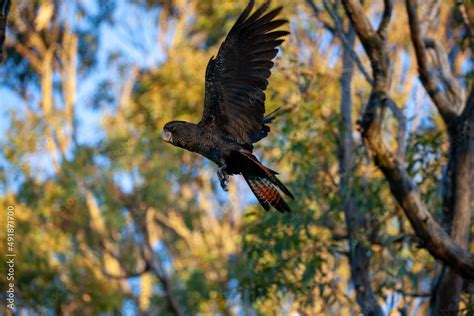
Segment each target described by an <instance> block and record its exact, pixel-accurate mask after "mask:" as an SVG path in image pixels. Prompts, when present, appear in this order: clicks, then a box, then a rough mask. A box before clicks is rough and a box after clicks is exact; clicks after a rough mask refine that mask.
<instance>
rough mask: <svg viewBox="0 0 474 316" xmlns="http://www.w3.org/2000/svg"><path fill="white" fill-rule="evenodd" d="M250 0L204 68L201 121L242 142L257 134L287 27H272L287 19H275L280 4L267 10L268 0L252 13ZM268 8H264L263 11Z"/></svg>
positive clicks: (248, 140)
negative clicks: (283, 28) (203, 95)
mask: <svg viewBox="0 0 474 316" xmlns="http://www.w3.org/2000/svg"><path fill="white" fill-rule="evenodd" d="M254 4H255V1H254V0H251V1H250V2H249V4H248V5H247V7H246V8H245V9H244V11H243V12H242V14H241V15H240V16H239V18H238V19H237V21H236V23H235V24H234V26H233V27H232V28H231V30H230V31H229V33H228V35H227V37H226V39H225V40H224V42H223V43H222V45H221V47H220V48H219V52H218V54H217V56H216V57H215V58H214V57H212V58H211V59H210V60H209V63H208V65H207V68H206V87H205V88H206V93H205V100H204V113H203V117H202V119H201V122H200V123H199V124H200V125H201V126H203V125H204V126H212V127H214V128H215V127H217V128H218V129H219V130H220V132H222V133H223V134H224V135H226V137H228V138H229V139H232V140H234V141H236V142H238V143H240V144H242V145H244V144H246V145H251V144H252V143H254V142H256V141H257V140H258V139H260V138H261V135H262V128H263V123H264V122H263V117H264V113H265V93H264V91H265V90H266V88H267V86H268V78H269V77H270V75H271V71H270V70H271V68H272V67H273V65H274V63H273V62H272V59H273V58H275V56H276V55H277V54H278V49H277V47H278V46H280V45H281V44H282V43H283V41H284V39H283V37H284V36H286V35H288V34H289V32H287V31H276V30H275V29H277V28H279V27H281V26H283V25H285V24H286V23H288V21H287V20H284V19H275V18H276V17H277V16H278V14H279V13H280V12H281V10H282V7H278V8H276V9H273V10H270V11H268V9H269V7H270V1H267V2H265V3H264V4H263V5H262V6H261V7H259V8H258V9H256V10H255V11H254V12H253V13H251V12H252V10H253V7H254ZM267 11H268V12H267Z"/></svg>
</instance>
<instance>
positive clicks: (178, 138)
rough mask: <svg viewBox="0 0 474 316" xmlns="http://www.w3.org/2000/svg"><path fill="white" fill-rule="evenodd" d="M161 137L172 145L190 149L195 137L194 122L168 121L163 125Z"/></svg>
mask: <svg viewBox="0 0 474 316" xmlns="http://www.w3.org/2000/svg"><path fill="white" fill-rule="evenodd" d="M161 138H162V139H163V140H164V141H165V142H167V143H170V144H172V145H174V146H178V147H181V148H185V149H190V148H189V147H190V146H191V144H192V143H193V140H194V139H195V138H196V124H192V123H188V122H183V121H172V122H168V123H166V124H165V126H164V127H163V132H161Z"/></svg>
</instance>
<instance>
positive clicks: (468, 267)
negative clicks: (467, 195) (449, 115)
mask: <svg viewBox="0 0 474 316" xmlns="http://www.w3.org/2000/svg"><path fill="white" fill-rule="evenodd" d="M407 1H408V2H411V0H407ZM342 3H343V5H344V9H345V11H346V13H347V15H348V16H349V18H350V20H351V22H352V25H353V27H354V29H355V31H356V32H357V35H358V37H359V39H360V40H361V42H362V44H363V45H364V48H365V50H366V52H367V54H368V55H369V58H370V59H371V64H372V71H373V77H374V87H373V90H372V93H371V95H370V99H369V102H368V104H367V106H366V107H365V110H364V113H363V117H362V120H361V122H360V127H361V133H362V138H363V140H364V144H365V146H366V147H367V149H368V150H369V152H370V154H371V156H372V158H373V160H374V162H375V164H376V165H377V166H378V167H379V169H380V170H381V171H382V173H383V174H384V176H385V178H386V179H387V181H388V183H389V185H390V190H391V192H392V194H393V196H394V197H395V199H396V200H397V201H398V203H399V204H400V206H401V207H402V209H403V210H404V212H405V215H406V216H407V217H408V220H409V221H410V223H411V225H412V227H413V229H414V231H415V233H416V235H417V236H418V237H419V238H420V239H421V241H422V242H423V247H425V248H426V249H427V250H428V251H429V252H430V253H431V254H432V255H433V256H434V257H435V258H437V259H440V260H442V261H443V262H445V263H446V264H447V265H449V266H450V267H452V268H453V269H455V270H456V271H457V272H458V273H459V274H461V275H463V276H464V277H466V278H470V279H472V278H474V255H473V254H471V253H470V252H469V251H467V250H466V249H464V248H462V247H461V246H459V245H457V244H456V243H455V242H454V241H453V239H451V237H450V236H449V235H448V234H447V233H446V232H445V231H444V229H443V228H442V227H441V226H440V225H439V224H438V223H437V222H436V221H435V220H434V218H433V216H432V215H431V213H430V212H429V210H428V208H427V206H426V205H425V204H424V203H423V202H422V200H421V197H420V194H419V192H418V189H417V188H416V186H415V185H414V184H413V182H412V180H411V178H410V176H409V174H408V172H407V171H406V169H405V167H404V164H403V162H402V161H400V160H399V158H398V157H397V156H396V155H395V154H394V153H392V152H391V151H390V150H389V149H388V148H387V146H386V144H385V143H384V140H383V136H382V132H381V125H382V119H383V111H384V109H385V108H386V107H387V106H388V103H387V102H393V100H391V99H390V98H389V96H388V91H389V85H388V74H389V63H388V51H387V49H386V47H385V46H386V45H385V40H384V39H382V38H381V37H380V35H379V34H377V33H376V32H375V31H374V30H373V28H372V25H371V24H370V22H369V20H368V18H367V16H366V15H365V13H364V11H363V8H362V6H361V4H360V2H359V1H356V0H342ZM386 3H387V2H386ZM412 22H413V21H412ZM387 23H388V22H387ZM417 28H418V26H416V27H414V29H417ZM418 31H419V30H418ZM415 38H417V37H415ZM417 44H419V43H418V42H417ZM423 45H424V44H423ZM423 48H424V46H423ZM443 97H444V96H443ZM447 110H449V109H447Z"/></svg>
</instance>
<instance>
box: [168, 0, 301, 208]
mask: <svg viewBox="0 0 474 316" xmlns="http://www.w3.org/2000/svg"><path fill="white" fill-rule="evenodd" d="M254 4H255V1H254V0H251V1H250V2H249V4H248V5H247V7H246V8H245V9H244V11H243V12H242V14H241V15H240V16H239V18H238V19H237V21H236V22H235V24H234V26H233V27H232V28H231V30H230V31H229V33H228V34H227V37H226V38H225V40H224V42H223V43H222V44H221V46H220V48H219V51H218V53H217V56H216V57H214V56H213V57H211V59H210V60H209V63H208V64H207V68H206V84H205V97H204V112H203V115H202V119H201V121H200V122H199V123H197V124H193V123H189V122H183V121H172V122H168V123H166V124H165V126H164V127H163V132H162V138H163V140H164V141H165V142H168V143H170V144H172V145H174V146H177V147H181V148H184V149H186V150H189V151H192V152H196V153H198V154H201V155H202V156H204V157H206V158H208V159H210V160H212V161H213V162H215V163H216V164H217V166H218V170H217V176H218V178H219V181H220V184H221V187H222V188H223V189H224V190H225V191H227V184H228V181H229V177H230V176H231V175H238V174H241V175H242V176H243V177H244V179H245V181H246V182H247V184H248V185H249V187H250V189H251V190H252V192H253V193H254V195H255V196H256V198H257V199H258V201H259V202H260V204H261V205H262V206H263V208H264V209H265V210H267V211H268V210H269V209H270V207H271V206H273V207H274V208H275V209H277V210H278V211H280V212H283V213H285V212H290V211H291V210H290V207H289V206H288V204H287V203H286V202H285V200H284V199H283V197H282V195H281V194H280V191H279V190H281V191H282V192H283V193H285V194H286V195H287V196H289V197H291V198H292V199H294V197H293V194H292V193H291V192H290V190H288V188H287V187H286V186H285V185H284V184H283V183H282V182H281V181H280V180H278V178H277V176H276V175H277V174H278V173H277V172H276V171H273V170H271V169H270V168H267V167H265V166H264V165H263V164H262V163H261V162H260V161H259V160H258V159H257V158H256V157H255V156H254V155H253V154H252V151H253V144H254V143H256V142H258V141H259V140H261V139H262V138H264V137H266V136H267V135H268V133H269V132H270V127H269V126H268V125H267V124H269V123H271V122H272V121H273V120H274V118H275V116H276V113H275V111H274V112H272V113H270V114H269V115H266V116H265V93H264V91H265V89H266V88H267V86H268V78H269V77H270V74H271V72H270V70H271V68H272V67H273V65H274V64H273V62H272V59H273V58H275V56H276V55H277V53H278V49H277V47H278V46H280V45H281V43H283V41H284V39H283V38H284V37H285V36H287V35H288V34H290V33H289V32H287V31H282V30H276V29H277V28H279V27H280V26H282V25H285V24H286V23H288V21H287V20H285V19H276V17H277V16H278V14H279V13H280V12H281V10H282V7H278V8H276V9H273V10H270V11H269V7H270V1H267V2H266V3H265V4H263V5H262V6H261V7H259V8H257V9H256V10H255V11H254V12H253V13H252V9H253V7H254Z"/></svg>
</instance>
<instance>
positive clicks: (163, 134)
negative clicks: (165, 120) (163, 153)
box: [161, 129, 173, 143]
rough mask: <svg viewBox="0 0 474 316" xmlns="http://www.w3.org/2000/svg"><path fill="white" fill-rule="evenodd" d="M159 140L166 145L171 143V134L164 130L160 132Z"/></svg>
mask: <svg viewBox="0 0 474 316" xmlns="http://www.w3.org/2000/svg"><path fill="white" fill-rule="evenodd" d="M161 138H162V139H163V140H164V141H165V142H167V143H171V141H172V140H173V137H172V135H171V132H170V131H168V130H166V129H164V130H163V132H161Z"/></svg>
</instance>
